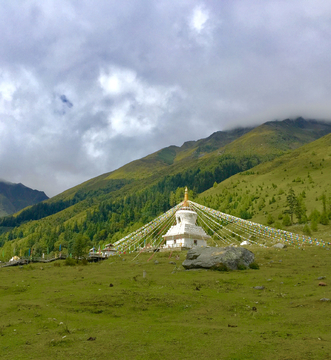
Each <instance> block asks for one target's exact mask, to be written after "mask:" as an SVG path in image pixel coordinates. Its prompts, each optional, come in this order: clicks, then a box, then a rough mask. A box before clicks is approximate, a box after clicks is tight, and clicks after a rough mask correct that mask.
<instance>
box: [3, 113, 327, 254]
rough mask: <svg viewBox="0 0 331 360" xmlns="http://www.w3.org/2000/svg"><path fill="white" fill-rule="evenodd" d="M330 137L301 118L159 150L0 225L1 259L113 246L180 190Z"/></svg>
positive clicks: (205, 185)
mask: <svg viewBox="0 0 331 360" xmlns="http://www.w3.org/2000/svg"><path fill="white" fill-rule="evenodd" d="M330 132H331V125H330V124H328V123H322V122H317V121H313V120H308V121H306V120H303V119H301V118H300V119H297V120H284V121H281V122H268V123H265V124H263V125H261V126H258V127H256V128H254V129H251V130H250V129H237V130H232V131H228V132H217V133H214V134H212V135H211V136H210V137H208V138H206V139H202V140H199V141H192V142H188V143H184V144H183V146H181V147H176V146H170V147H168V148H165V149H162V150H160V151H158V152H156V153H154V154H151V155H149V156H147V157H145V158H143V159H140V160H137V161H133V162H131V163H130V164H127V165H125V166H123V167H122V168H120V169H118V170H116V171H113V172H111V173H107V174H103V175H100V176H98V177H96V178H94V179H91V180H89V181H86V182H85V183H83V184H81V185H78V186H76V187H74V188H72V189H69V190H67V191H65V192H64V193H62V194H59V195H58V196H55V197H54V198H52V199H49V200H47V201H46V202H43V203H40V204H37V205H35V206H32V207H31V208H28V209H24V210H23V211H21V212H20V213H18V214H16V215H15V216H13V217H8V218H4V219H2V220H0V225H1V226H0V229H2V231H3V232H4V234H3V235H2V236H0V245H4V257H6V256H8V254H9V253H10V252H11V251H12V248H15V250H16V251H19V250H21V249H22V251H23V252H26V251H27V249H28V248H30V247H32V246H33V247H34V251H35V252H36V253H42V252H45V251H47V250H48V251H53V250H55V249H56V248H57V246H58V245H59V244H61V245H62V248H63V249H64V251H68V252H72V251H73V249H74V244H75V241H78V240H77V239H80V241H83V242H84V243H85V244H86V246H91V245H92V244H94V245H95V246H98V244H102V243H105V242H111V241H115V240H116V239H119V238H120V237H122V236H123V235H125V234H127V233H128V232H130V231H132V230H133V229H135V228H138V227H139V226H141V225H142V224H143V223H145V222H147V221H149V220H151V219H152V218H154V217H155V216H157V215H159V214H160V213H162V212H164V211H166V210H168V209H169V208H170V207H171V206H173V205H174V204H175V203H176V202H179V201H181V200H182V196H183V188H184V187H185V186H188V187H189V189H190V191H191V194H190V197H191V198H193V197H195V196H197V195H198V194H200V193H202V192H204V191H206V190H208V189H210V188H213V185H214V184H215V183H220V182H222V181H224V180H226V179H227V178H229V177H231V176H232V175H235V174H237V173H240V172H247V171H248V170H250V169H251V168H253V167H254V166H256V165H258V164H260V163H263V162H266V161H270V160H272V159H275V158H276V157H279V156H281V155H282V154H287V153H288V154H287V155H288V156H290V153H291V151H292V149H295V148H297V147H299V146H301V145H303V144H306V143H308V142H310V141H313V140H314V139H318V138H320V137H321V136H323V135H324V134H326V133H330ZM31 220H32V221H31ZM34 220H37V221H34ZM82 239H83V240H82ZM9 249H10V250H9ZM8 251H9V252H8ZM6 254H7V255H6ZM0 255H1V254H0Z"/></svg>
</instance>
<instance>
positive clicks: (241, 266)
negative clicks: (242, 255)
mask: <svg viewBox="0 0 331 360" xmlns="http://www.w3.org/2000/svg"><path fill="white" fill-rule="evenodd" d="M246 269H247V267H246V266H245V265H244V264H238V270H246Z"/></svg>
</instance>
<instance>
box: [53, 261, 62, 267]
mask: <svg viewBox="0 0 331 360" xmlns="http://www.w3.org/2000/svg"><path fill="white" fill-rule="evenodd" d="M53 266H55V267H60V266H61V263H59V262H58V261H55V262H54V264H53Z"/></svg>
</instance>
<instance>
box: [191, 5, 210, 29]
mask: <svg viewBox="0 0 331 360" xmlns="http://www.w3.org/2000/svg"><path fill="white" fill-rule="evenodd" d="M208 19H209V14H208V11H207V10H206V9H204V8H203V7H202V6H197V7H195V8H194V10H193V13H192V17H191V21H190V26H191V28H192V29H193V30H195V31H196V32H197V33H199V34H200V33H201V32H202V30H203V29H204V28H205V25H206V22H207V21H208Z"/></svg>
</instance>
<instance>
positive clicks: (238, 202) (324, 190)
mask: <svg viewBox="0 0 331 360" xmlns="http://www.w3.org/2000/svg"><path fill="white" fill-rule="evenodd" d="M330 185H331V134H329V135H326V136H324V137H323V138H321V139H319V140H316V141H314V142H312V143H310V144H307V145H305V146H302V147H300V148H298V149H296V150H294V151H292V152H290V153H287V154H285V155H283V156H281V157H278V158H276V159H274V160H273V161H270V162H266V163H263V164H260V165H258V166H256V167H254V168H252V169H250V170H249V171H246V172H242V173H240V174H237V175H234V176H232V177H231V178H229V179H227V180H225V181H223V182H222V183H220V184H218V185H217V186H215V187H213V188H211V189H209V190H207V191H206V192H204V193H202V194H200V196H199V200H198V201H200V202H202V203H204V204H208V206H211V207H213V208H216V209H219V210H221V211H224V212H227V213H231V214H234V215H237V216H243V214H244V215H245V214H246V216H247V214H248V218H251V219H252V220H253V221H256V222H260V223H263V224H268V225H272V226H276V227H279V228H285V229H290V230H291V231H295V232H299V233H302V232H303V229H304V226H305V224H306V223H307V225H308V227H309V228H307V227H306V230H307V231H310V232H311V233H312V235H313V236H314V237H321V238H323V239H324V240H325V241H330V239H331V227H330V226H329V224H328V222H329V219H330V218H331V187H330ZM291 188H292V189H293V190H294V193H295V195H296V197H297V198H298V199H299V200H300V201H301V202H302V204H303V206H304V208H305V209H306V212H305V215H306V217H307V218H306V219H302V221H301V224H300V221H299V219H298V217H297V216H295V215H294V224H293V225H292V226H286V225H285V224H284V217H285V215H286V214H284V211H285V210H286V209H288V206H287V203H288V202H287V196H288V194H289V190H290V189H291ZM323 214H324V215H326V218H325V217H324V218H323V216H322V215H323ZM249 215H250V216H249Z"/></svg>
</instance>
